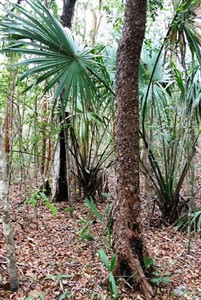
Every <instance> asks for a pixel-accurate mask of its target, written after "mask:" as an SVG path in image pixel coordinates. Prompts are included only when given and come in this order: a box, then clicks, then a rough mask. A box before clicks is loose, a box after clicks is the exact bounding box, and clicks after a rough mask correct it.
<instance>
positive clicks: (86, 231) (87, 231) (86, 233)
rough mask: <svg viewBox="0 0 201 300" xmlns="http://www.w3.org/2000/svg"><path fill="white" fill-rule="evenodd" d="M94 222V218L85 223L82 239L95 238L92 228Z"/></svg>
mask: <svg viewBox="0 0 201 300" xmlns="http://www.w3.org/2000/svg"><path fill="white" fill-rule="evenodd" d="M91 224H92V220H89V221H87V222H86V223H85V225H84V227H83V228H82V230H81V231H80V237H81V239H84V240H87V241H90V240H92V239H93V233H92V231H91V229H90V225H91Z"/></svg>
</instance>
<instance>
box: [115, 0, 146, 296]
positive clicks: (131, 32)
mask: <svg viewBox="0 0 201 300" xmlns="http://www.w3.org/2000/svg"><path fill="white" fill-rule="evenodd" d="M145 22H146V0H127V1H126V11H125V23H124V27H123V32H122V38H121V40H120V43H119V46H118V51H117V72H116V105H117V115H116V156H117V158H116V159H117V160H116V176H117V190H116V203H115V206H114V210H113V226H112V234H113V249H114V251H115V253H116V254H117V255H118V263H117V268H116V272H115V273H116V275H121V276H126V277H127V278H129V282H130V284H132V285H133V286H134V287H135V289H136V290H141V291H142V293H143V294H144V295H145V298H146V299H151V297H152V288H151V286H150V284H149V282H148V280H147V279H146V277H145V274H144V272H143V269H142V267H143V265H144V258H145V254H146V253H145V252H146V251H145V247H144V244H143V240H142V233H141V225H140V199H139V99H138V66H139V59H140V52H141V47H142V42H143V38H144V31H145Z"/></svg>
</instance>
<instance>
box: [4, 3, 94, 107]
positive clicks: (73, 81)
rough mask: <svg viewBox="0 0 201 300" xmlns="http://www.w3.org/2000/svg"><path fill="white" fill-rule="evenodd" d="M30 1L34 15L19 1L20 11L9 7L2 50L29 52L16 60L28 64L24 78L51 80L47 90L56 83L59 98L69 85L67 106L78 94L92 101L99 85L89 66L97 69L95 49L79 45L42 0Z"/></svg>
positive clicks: (64, 103) (17, 6)
mask: <svg viewBox="0 0 201 300" xmlns="http://www.w3.org/2000/svg"><path fill="white" fill-rule="evenodd" d="M26 3H27V4H28V6H29V7H30V8H31V10H32V13H34V15H32V14H31V13H30V12H29V11H28V10H27V9H25V8H23V7H21V6H20V5H16V10H15V11H16V12H11V11H9V12H8V14H9V16H8V17H5V18H4V19H3V20H2V21H1V22H0V31H1V32H2V33H3V34H4V40H5V41H7V42H9V46H7V47H4V48H3V49H1V52H2V53H7V52H11V53H12V52H14V53H22V54H24V55H27V56H28V58H27V59H25V60H24V61H22V62H20V63H18V64H16V66H19V65H26V66H28V69H27V70H26V71H25V72H24V74H23V75H22V76H21V79H24V78H27V77H29V76H31V75H34V74H36V75H37V80H36V82H35V84H36V85H38V84H40V83H42V82H44V81H47V80H48V84H47V85H46V86H45V90H44V92H47V91H48V90H50V89H52V88H53V87H55V86H56V90H55V101H57V100H58V98H59V96H60V95H61V93H62V91H63V90H64V88H65V93H64V95H62V106H63V108H65V107H66V104H67V102H68V100H69V99H70V98H71V99H72V100H73V103H74V104H75V103H76V101H77V98H78V97H79V98H80V99H81V101H82V102H84V101H91V99H93V95H94V94H95V86H94V83H93V81H92V79H91V77H90V72H89V70H90V68H91V69H93V64H94V63H95V61H94V57H95V55H94V54H93V53H92V52H91V49H89V48H87V47H84V46H81V45H79V44H78V42H77V41H76V39H74V38H73V37H72V34H71V32H70V30H69V29H68V28H64V27H62V25H61V24H60V23H59V22H58V21H57V20H56V19H55V18H54V17H53V16H52V15H51V14H50V12H49V11H48V9H47V8H46V7H45V6H44V5H43V4H42V3H41V1H39V0H32V1H30V0H27V1H26Z"/></svg>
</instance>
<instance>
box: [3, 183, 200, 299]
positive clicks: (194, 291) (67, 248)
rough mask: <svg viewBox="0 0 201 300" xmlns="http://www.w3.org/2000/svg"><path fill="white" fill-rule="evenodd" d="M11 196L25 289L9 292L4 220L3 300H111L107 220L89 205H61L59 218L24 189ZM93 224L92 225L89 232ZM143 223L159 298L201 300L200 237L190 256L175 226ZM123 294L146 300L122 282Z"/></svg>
mask: <svg viewBox="0 0 201 300" xmlns="http://www.w3.org/2000/svg"><path fill="white" fill-rule="evenodd" d="M10 197H11V207H12V225H13V228H14V237H15V245H16V254H17V266H18V273H19V279H20V286H19V290H18V291H17V292H15V293H11V292H10V291H9V290H8V287H9V285H8V275H7V267H6V247H5V240H4V237H3V233H2V222H1V221H0V274H1V276H2V277H3V288H0V300H2V299H6V300H8V299H14V300H25V299H26V300H32V299H45V300H62V299H71V300H79V299H80V300H90V299H100V300H104V299H105V300H107V299H108V300H109V299H110V296H109V294H108V290H107V286H105V285H103V284H102V283H103V281H104V279H105V278H106V277H107V275H108V272H107V270H106V269H105V267H104V266H103V264H102V262H101V260H100V258H99V255H98V251H99V250H100V249H105V251H106V253H107V255H108V257H110V256H111V250H109V249H108V238H107V234H106V226H105V225H104V222H100V221H99V220H98V219H97V217H96V216H95V215H94V214H91V213H90V212H89V209H88V208H87V207H86V206H85V205H84V204H83V203H77V204H75V205H74V204H71V207H72V206H73V208H74V211H73V212H72V211H71V209H68V206H67V203H64V202H62V203H59V204H56V207H57V209H58V214H56V215H54V214H52V212H51V211H50V210H49V209H48V208H47V207H46V206H44V205H40V206H38V207H37V209H34V208H32V207H31V206H30V205H27V204H25V203H22V202H23V200H22V199H24V198H23V195H22V192H21V191H20V190H19V185H12V187H11V193H10ZM107 205H108V204H106V203H101V204H97V207H98V209H99V210H100V211H101V212H102V213H103V214H104V212H105V207H106V206H107ZM36 212H37V216H38V217H37V218H36ZM89 220H92V222H91V223H90V226H89V228H88V230H86V231H85V232H84V231H83V228H84V226H85V225H86V223H87V222H88V221H89ZM143 223H144V237H145V240H146V243H147V249H148V252H149V256H150V257H151V258H153V259H154V261H155V266H156V273H157V274H155V275H154V277H155V279H156V280H155V281H157V282H156V284H155V285H154V293H155V295H154V297H153V299H163V300H165V299H167V300H168V299H196V300H199V299H201V238H200V234H196V235H195V236H192V239H191V249H190V252H189V253H188V251H187V244H188V239H187V235H186V234H185V233H182V232H176V231H175V229H173V228H172V227H158V228H156V227H150V229H147V226H146V222H145V221H144V222H143ZM85 229H86V228H85ZM85 237H88V239H89V240H87V239H86V238H85ZM118 292H119V299H122V300H135V299H144V298H143V297H142V296H140V295H139V294H137V293H136V292H134V291H133V290H132V288H131V287H130V286H129V285H128V284H127V283H125V282H124V281H123V279H121V278H120V279H119V280H118ZM145 300H146V299H145Z"/></svg>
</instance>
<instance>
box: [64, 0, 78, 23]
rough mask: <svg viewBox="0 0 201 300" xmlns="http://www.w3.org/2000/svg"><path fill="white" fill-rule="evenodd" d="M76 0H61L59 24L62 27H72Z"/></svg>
mask: <svg viewBox="0 0 201 300" xmlns="http://www.w3.org/2000/svg"><path fill="white" fill-rule="evenodd" d="M75 3H76V0H63V12H62V15H61V24H62V25H63V26H64V27H68V28H71V27H72V19H73V15H74V9H75Z"/></svg>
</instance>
